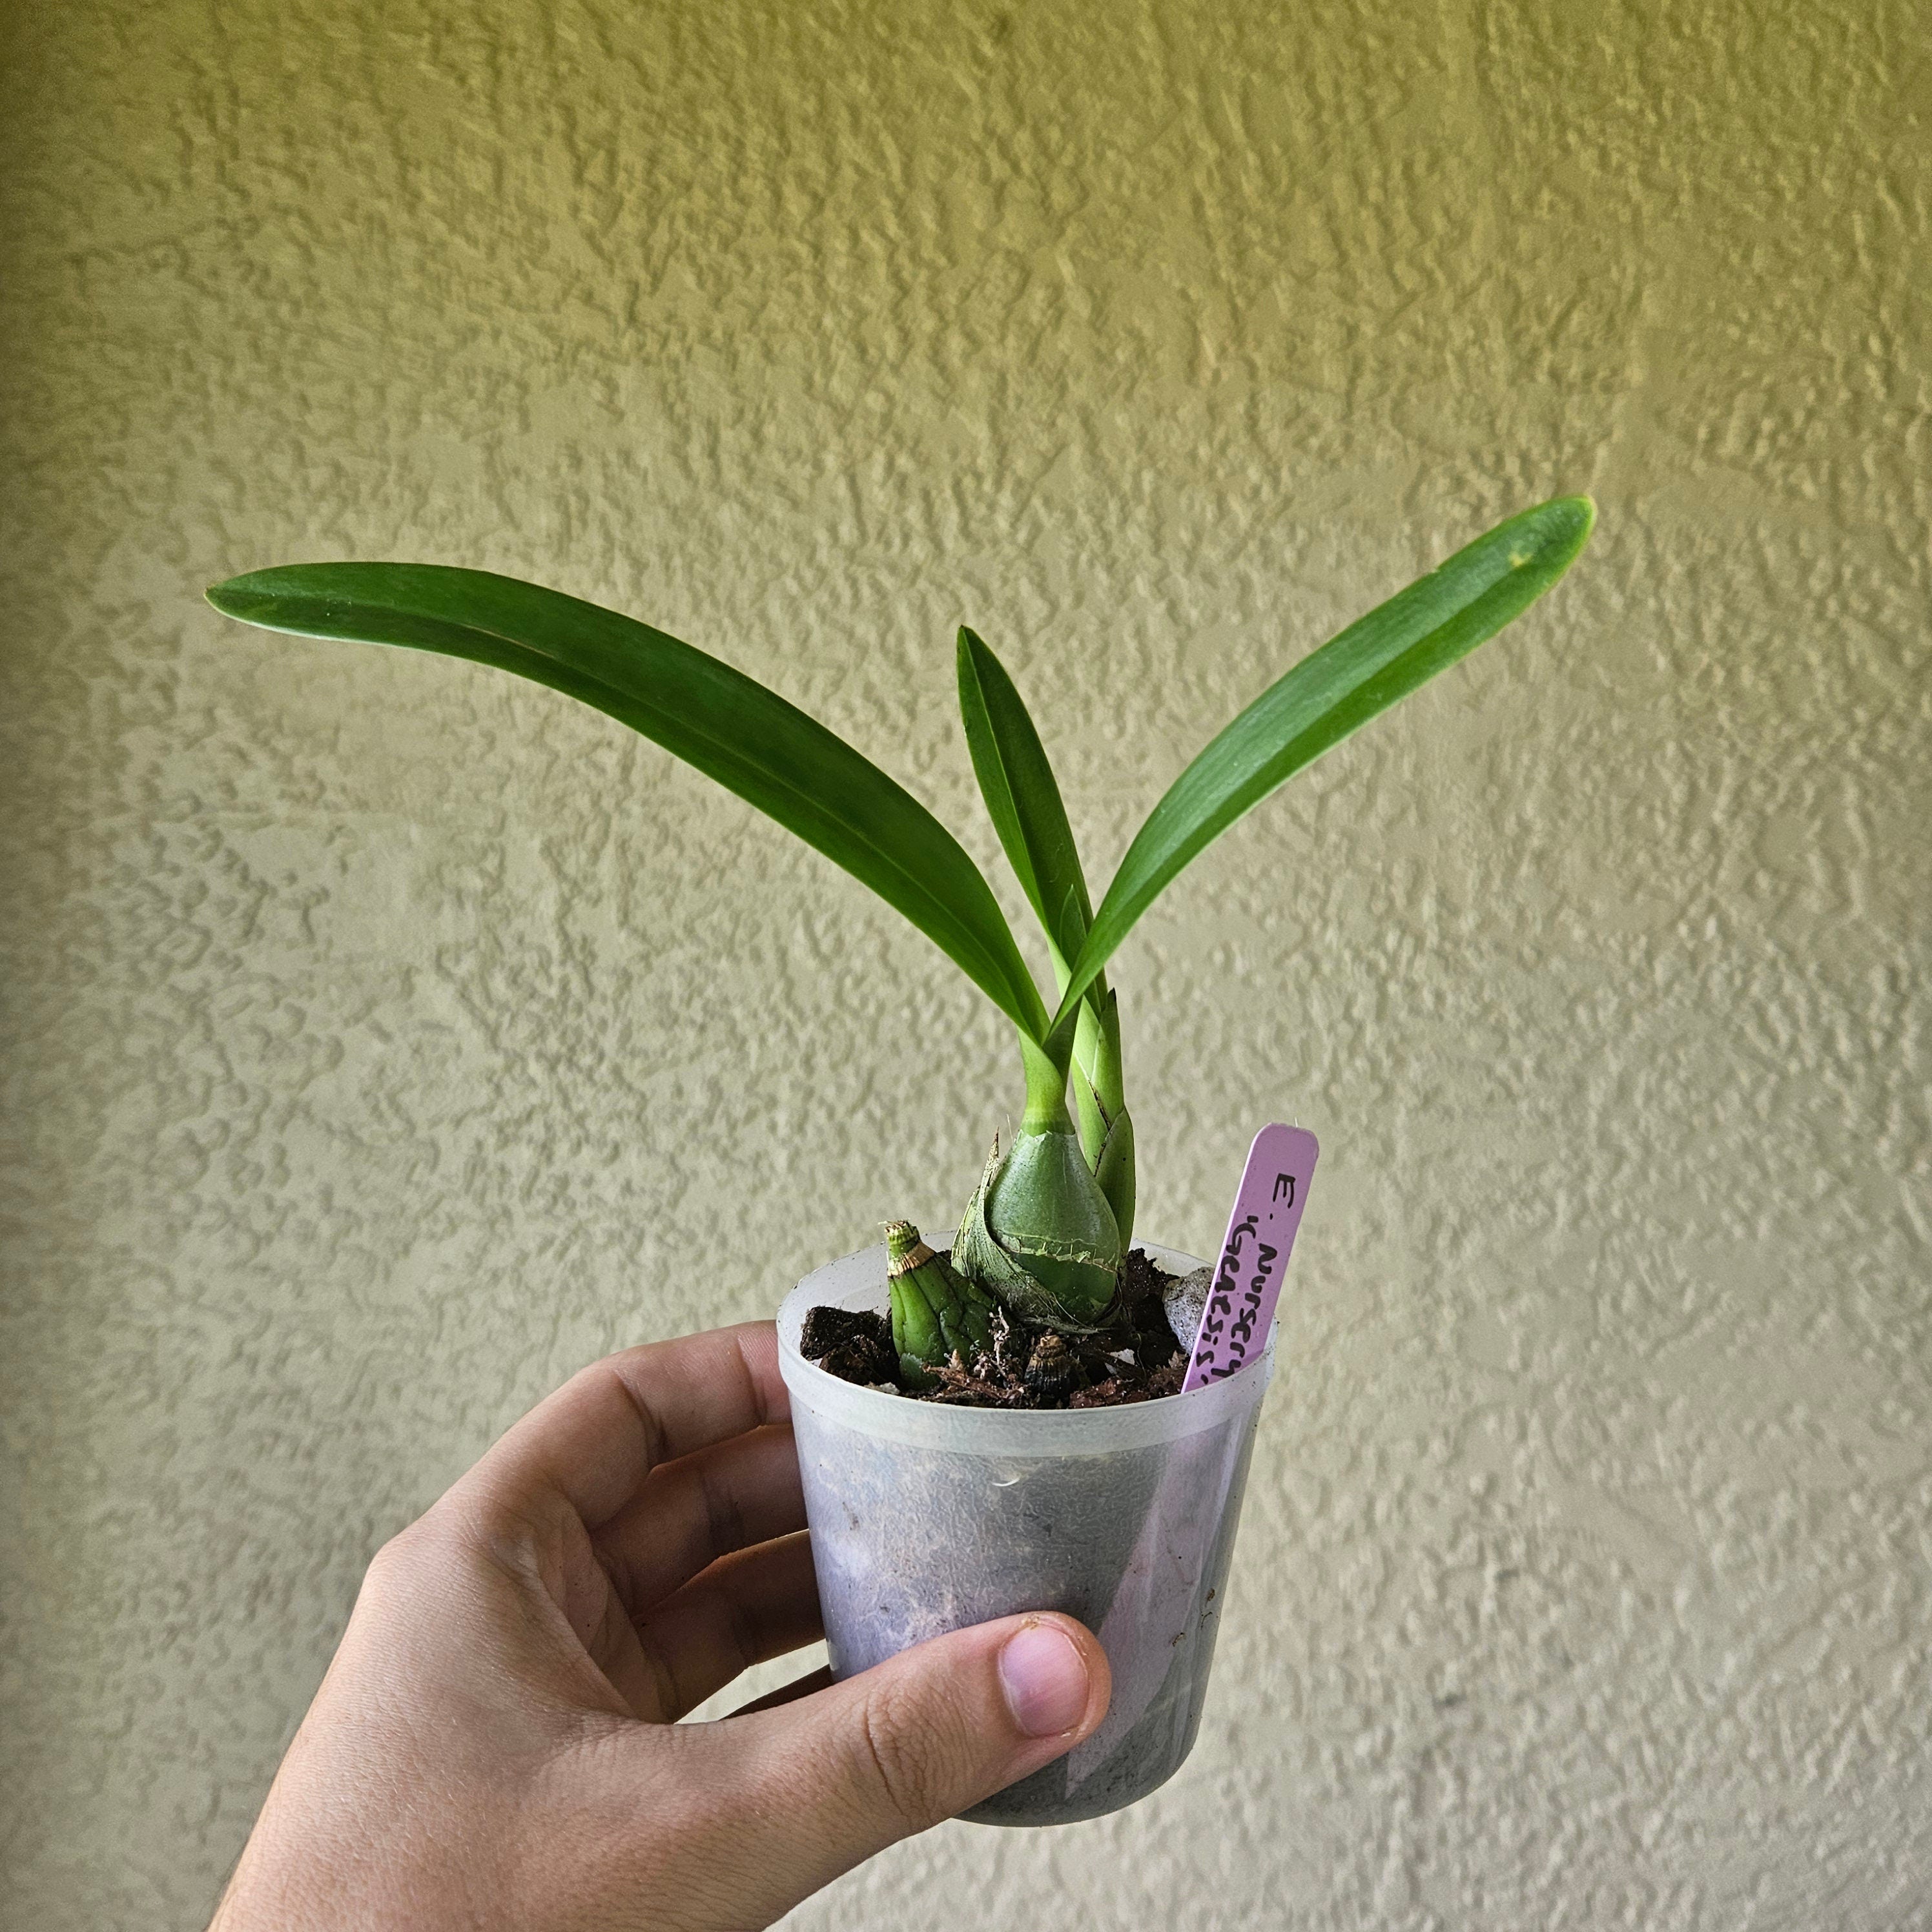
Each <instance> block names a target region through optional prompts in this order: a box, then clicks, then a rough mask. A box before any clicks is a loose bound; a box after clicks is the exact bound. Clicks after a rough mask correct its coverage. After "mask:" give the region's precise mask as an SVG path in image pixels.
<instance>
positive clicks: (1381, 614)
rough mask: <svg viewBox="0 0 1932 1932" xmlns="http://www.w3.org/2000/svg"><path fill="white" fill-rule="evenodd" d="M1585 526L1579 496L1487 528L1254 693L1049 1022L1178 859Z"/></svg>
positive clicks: (1549, 572) (1151, 849) (1148, 852)
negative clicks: (1488, 531) (1424, 575)
mask: <svg viewBox="0 0 1932 1932" xmlns="http://www.w3.org/2000/svg"><path fill="white" fill-rule="evenodd" d="M1595 515H1596V511H1595V508H1594V506H1593V505H1592V503H1591V502H1590V500H1589V498H1588V497H1587V496H1562V497H1559V498H1557V499H1556V500H1555V501H1553V502H1548V503H1543V504H1540V505H1538V507H1537V508H1535V509H1533V510H1525V511H1523V512H1522V513H1521V514H1520V515H1517V516H1514V517H1511V518H1510V519H1509V520H1508V522H1507V523H1499V524H1498V525H1497V526H1496V528H1495V529H1493V530H1492V531H1490V533H1489V534H1488V535H1487V536H1482V537H1478V538H1477V539H1476V541H1475V542H1474V543H1472V544H1469V546H1468V547H1467V548H1466V549H1463V550H1458V551H1457V553H1456V554H1455V555H1454V556H1452V557H1451V558H1450V559H1448V562H1446V563H1443V564H1441V565H1438V566H1437V568H1436V569H1434V570H1433V571H1430V574H1428V575H1427V577H1423V578H1421V580H1419V581H1418V582H1416V583H1412V584H1411V585H1410V586H1409V588H1408V589H1406V590H1404V591H1401V592H1398V593H1397V595H1395V596H1394V597H1391V598H1390V599H1389V601H1388V602H1387V603H1386V604H1382V605H1380V606H1379V607H1378V608H1376V609H1375V610H1371V611H1370V613H1369V614H1368V615H1367V616H1366V617H1362V618H1359V619H1357V621H1356V622H1354V623H1352V624H1351V625H1349V628H1347V629H1346V631H1343V632H1342V633H1341V634H1340V635H1339V636H1337V637H1333V638H1331V639H1330V640H1329V641H1328V643H1325V644H1324V645H1323V646H1322V647H1321V649H1319V650H1316V651H1313V652H1310V654H1309V655H1307V657H1305V658H1303V659H1302V661H1301V663H1299V664H1297V665H1296V666H1295V668H1294V669H1293V670H1291V671H1289V673H1288V674H1287V675H1286V676H1284V677H1283V678H1281V679H1279V680H1278V681H1277V682H1275V683H1274V684H1273V685H1270V686H1269V687H1268V689H1267V690H1266V691H1263V692H1262V694H1261V696H1260V697H1258V698H1256V700H1255V701H1254V702H1253V703H1252V704H1250V706H1248V708H1247V709H1246V710H1245V711H1244V712H1242V713H1241V715H1240V716H1239V717H1238V718H1235V721H1234V722H1233V723H1232V724H1230V725H1229V726H1228V727H1227V728H1226V730H1224V731H1223V732H1222V733H1221V734H1220V736H1219V737H1217V739H1215V740H1214V742H1213V743H1212V744H1211V745H1209V746H1208V748H1207V749H1206V750H1205V751H1203V752H1202V754H1201V755H1200V756H1199V757H1197V758H1196V760H1194V762H1193V763H1192V764H1191V765H1190V766H1188V767H1187V769H1186V770H1185V771H1184V772H1182V773H1181V775H1180V777H1179V778H1176V779H1175V781H1174V783H1173V784H1172V785H1170V786H1169V787H1168V790H1167V795H1166V796H1165V797H1164V798H1163V799H1162V800H1161V802H1160V803H1159V804H1158V805H1156V806H1155V807H1154V811H1153V812H1152V813H1151V814H1150V815H1149V817H1148V821H1147V823H1145V825H1143V826H1142V827H1141V829H1140V830H1139V832H1138V833H1137V834H1136V836H1135V838H1134V841H1133V844H1131V845H1130V846H1129V847H1128V848H1127V856H1126V857H1125V858H1124V859H1122V860H1121V869H1120V870H1119V871H1118V872H1117V873H1116V874H1115V876H1114V881H1113V883H1112V885H1110V886H1109V887H1108V888H1107V892H1106V897H1105V898H1103V900H1102V901H1101V902H1100V910H1099V911H1098V912H1097V913H1095V914H1094V919H1093V922H1092V925H1091V927H1090V928H1089V929H1088V934H1087V940H1086V943H1085V945H1083V946H1082V947H1081V949H1080V956H1079V959H1076V961H1075V962H1073V971H1072V973H1071V974H1070V977H1069V978H1068V980H1067V986H1066V987H1065V989H1064V991H1063V992H1062V995H1061V1013H1062V1014H1063V1015H1064V1014H1065V1013H1067V1011H1068V1010H1070V1008H1071V1007H1073V1004H1074V1002H1075V1001H1077V1000H1078V999H1079V998H1080V996H1081V995H1082V993H1083V992H1085V990H1086V989H1087V988H1088V986H1090V985H1091V983H1093V981H1094V977H1095V976H1096V975H1097V974H1099V973H1100V971H1101V970H1102V968H1104V967H1105V966H1106V963H1107V962H1108V960H1109V959H1111V958H1112V956H1113V954H1114V951H1115V948H1116V947H1118V946H1119V944H1120V943H1121V941H1122V940H1124V938H1126V937H1127V935H1128V933H1129V932H1130V931H1132V930H1133V925H1134V922H1135V921H1136V919H1139V917H1140V916H1141V914H1142V913H1144V912H1145V911H1146V910H1147V909H1148V907H1149V906H1150V905H1151V904H1153V903H1154V900H1155V899H1156V898H1158V897H1159V896H1160V892H1161V891H1162V889H1163V888H1164V887H1165V886H1166V885H1167V883H1168V882H1169V880H1172V878H1173V877H1175V874H1177V873H1178V872H1179V871H1181V868H1183V867H1184V865H1187V862H1188V861H1189V860H1190V859H1193V858H1194V857H1195V856H1196V854H1197V853H1200V852H1202V850H1205V848H1206V847H1208V845H1210V844H1212V843H1213V842H1214V840H1215V839H1216V838H1219V837H1220V835H1221V834H1222V833H1223V832H1225V831H1226V829H1228V827H1229V826H1231V825H1232V824H1233V823H1235V820H1237V819H1238V818H1239V817H1241V815H1242V814H1244V812H1246V811H1249V810H1250V809H1251V808H1253V807H1254V806H1256V805H1259V803H1260V802H1262V799H1265V798H1266V797H1267V796H1268V794H1269V793H1271V791H1273V790H1274V789H1275V787H1277V785H1279V784H1281V783H1282V782H1283V780H1284V779H1286V778H1289V777H1291V776H1292V775H1293V774H1294V773H1295V772H1298V771H1299V770H1300V769H1301V767H1302V766H1304V765H1305V764H1307V763H1309V762H1310V760H1313V759H1314V758H1316V757H1319V756H1320V755H1321V754H1322V752H1324V751H1327V750H1328V748H1329V747H1330V746H1331V745H1335V744H1338V743H1340V741H1341V740H1342V739H1344V738H1346V736H1348V735H1349V733H1350V732H1351V731H1352V730H1355V728H1356V727H1358V725H1361V724H1367V722H1368V721H1369V720H1370V718H1373V717H1374V716H1375V715H1376V712H1379V711H1385V710H1386V709H1388V707H1389V706H1391V704H1394V703H1396V702H1397V700H1400V699H1401V698H1403V697H1407V696H1408V695H1409V693H1410V692H1411V691H1413V690H1415V688H1416V687H1417V686H1418V685H1421V684H1424V683H1426V682H1427V681H1428V680H1429V679H1430V678H1432V677H1433V676H1435V675H1436V673H1437V672H1438V671H1440V670H1448V667H1450V665H1451V664H1454V663H1455V662H1456V661H1457V659H1458V658H1463V657H1466V656H1467V655H1469V652H1471V651H1472V650H1474V649H1475V648H1476V646H1478V644H1480V643H1482V642H1483V641H1484V639H1485V638H1487V637H1493V636H1494V635H1495V634H1496V632H1497V631H1500V630H1501V629H1502V627H1503V626H1504V625H1505V624H1507V623H1508V622H1509V621H1510V619H1511V618H1512V617H1514V616H1518V615H1519V614H1520V613H1522V612H1523V610H1526V609H1527V608H1528V607H1529V605H1531V604H1533V603H1534V602H1535V601H1536V599H1537V598H1539V597H1540V596H1541V595H1543V593H1544V591H1546V590H1547V589H1549V588H1550V586H1551V585H1552V584H1553V583H1555V582H1556V580H1557V579H1558V578H1559V577H1561V576H1562V574H1563V573H1564V571H1566V570H1567V569H1568V568H1569V567H1570V565H1571V563H1572V562H1574V560H1575V559H1576V556H1577V553H1578V552H1579V551H1580V550H1582V548H1583V545H1584V543H1585V541H1586V540H1587V539H1588V538H1589V534H1590V526H1591V524H1592V521H1593V520H1595Z"/></svg>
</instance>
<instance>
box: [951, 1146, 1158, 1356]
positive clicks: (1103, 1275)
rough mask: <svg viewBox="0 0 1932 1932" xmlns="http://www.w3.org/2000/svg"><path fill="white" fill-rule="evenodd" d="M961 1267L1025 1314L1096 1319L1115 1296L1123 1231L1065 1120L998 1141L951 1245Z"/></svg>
mask: <svg viewBox="0 0 1932 1932" xmlns="http://www.w3.org/2000/svg"><path fill="white" fill-rule="evenodd" d="M953 1263H954V1265H955V1267H956V1268H957V1270H958V1271H959V1273H960V1274H963V1275H965V1277H967V1278H968V1280H971V1281H974V1282H977V1283H979V1284H980V1286H982V1287H983V1288H986V1289H990V1290H991V1291H992V1293H994V1294H995V1295H998V1297H999V1298H1000V1299H1001V1301H1004V1302H1005V1303H1006V1304H1007V1306H1008V1307H1010V1308H1011V1309H1012V1310H1013V1312H1014V1313H1016V1315H1019V1316H1022V1317H1023V1318H1025V1319H1026V1320H1028V1321H1030V1322H1042V1323H1046V1324H1049V1325H1052V1326H1053V1327H1055V1328H1067V1329H1076V1330H1082V1329H1092V1328H1098V1327H1099V1326H1100V1325H1101V1323H1102V1322H1103V1321H1104V1320H1105V1319H1106V1316H1107V1313H1108V1311H1109V1308H1110V1307H1112V1303H1113V1299H1114V1289H1115V1284H1116V1283H1117V1282H1118V1280H1119V1277H1120V1270H1121V1232H1120V1228H1119V1226H1118V1223H1116V1222H1115V1219H1114V1211H1113V1210H1112V1208H1110V1207H1109V1206H1108V1205H1107V1197H1106V1196H1105V1195H1104V1194H1103V1193H1101V1191H1100V1184H1099V1183H1098V1182H1097V1181H1095V1179H1094V1176H1093V1175H1092V1174H1091V1172H1088V1166H1087V1162H1086V1158H1085V1156H1084V1155H1083V1154H1082V1153H1081V1151H1080V1143H1079V1140H1078V1139H1077V1138H1076V1136H1075V1135H1074V1134H1073V1133H1072V1132H1071V1130H1049V1131H1047V1132H1046V1133H1027V1132H1026V1131H1025V1130H1022V1132H1021V1133H1019V1134H1018V1135H1016V1136H1015V1137H1014V1139H1013V1145H1012V1146H1011V1147H1010V1148H1008V1149H1007V1152H1006V1154H1005V1157H1004V1158H1002V1157H1001V1154H1000V1151H999V1149H998V1147H997V1146H995V1148H994V1151H993V1156H992V1159H991V1160H989V1161H988V1162H987V1163H986V1172H985V1173H984V1174H983V1175H981V1176H980V1185H979V1187H978V1188H977V1190H975V1191H974V1196H973V1199H971V1202H968V1204H967V1208H966V1216H965V1220H963V1221H962V1223H960V1226H959V1239H958V1240H957V1241H955V1242H954V1244H953Z"/></svg>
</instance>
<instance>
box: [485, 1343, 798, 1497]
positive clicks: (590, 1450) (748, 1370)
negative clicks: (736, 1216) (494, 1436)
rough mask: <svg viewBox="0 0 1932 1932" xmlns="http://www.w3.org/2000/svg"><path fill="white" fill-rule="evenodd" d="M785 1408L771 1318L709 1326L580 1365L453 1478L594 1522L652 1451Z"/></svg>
mask: <svg viewBox="0 0 1932 1932" xmlns="http://www.w3.org/2000/svg"><path fill="white" fill-rule="evenodd" d="M790 1414H791V1404H790V1400H789V1399H788V1397H787V1395H786V1393H785V1385H784V1380H783V1379H782V1378H781V1376H779V1374H778V1327H777V1325H776V1324H775V1322H743V1323H742V1324H740V1325H739V1326H738V1327H737V1328H714V1329H712V1330H711V1331H709V1332H708V1333H707V1334H702V1335H685V1336H680V1337H679V1338H678V1340H676V1341H674V1342H652V1343H647V1344H646V1346H644V1347H643V1348H640V1349H625V1350H624V1351H623V1352H622V1353H621V1354H619V1355H607V1356H606V1357H605V1358H604V1360H603V1361H601V1362H593V1363H592V1364H591V1365H590V1367H589V1368H587V1369H583V1370H579V1371H578V1373H577V1374H575V1375H574V1376H571V1379H570V1380H569V1381H568V1382H565V1384H564V1385H563V1386H562V1388H560V1389H559V1390H558V1391H556V1394H554V1395H553V1396H550V1397H547V1398H546V1399H545V1400H544V1401H542V1402H541V1403H538V1405H537V1406H536V1407H535V1409H532V1410H531V1411H530V1412H529V1415H526V1416H525V1417H524V1418H523V1420H522V1421H520V1422H519V1423H518V1424H517V1425H516V1426H515V1427H514V1428H513V1429H511V1430H510V1431H509V1433H508V1434H507V1435H506V1436H504V1437H503V1438H502V1439H501V1440H500V1441H499V1442H498V1443H497V1444H496V1446H495V1447H494V1448H492V1449H491V1450H490V1451H489V1453H488V1454H487V1455H485V1456H484V1458H483V1460H481V1462H480V1463H478V1464H477V1465H476V1466H475V1468H474V1469H472V1470H471V1471H470V1472H469V1475H466V1476H465V1477H464V1478H463V1480H462V1481H461V1483H460V1484H458V1488H459V1489H465V1490H469V1491H470V1492H471V1493H472V1494H475V1495H478V1496H481V1497H482V1498H484V1499H487V1500H489V1501H490V1502H493V1503H496V1504H497V1505H508V1506H509V1507H511V1508H517V1507H520V1506H526V1505H529V1503H532V1502H541V1500H543V1499H544V1498H545V1497H553V1498H556V1499H561V1500H562V1501H563V1502H566V1503H568V1505H569V1506H570V1507H571V1508H572V1509H574V1511H576V1512H577V1515H578V1516H579V1517H581V1518H582V1519H583V1522H584V1523H585V1524H586V1526H589V1528H590V1529H595V1528H596V1527H597V1526H598V1524H599V1523H603V1522H604V1521H606V1520H607V1519H608V1518H610V1517H613V1516H614V1515H615V1514H616V1513H617V1511H619V1510H620V1509H622V1508H623V1506H624V1505H625V1503H627V1502H629V1501H630V1499H631V1497H632V1496H634V1495H635V1494H636V1493H637V1489H638V1487H639V1485H640V1484H642V1483H643V1480H644V1478H645V1477H646V1476H647V1475H649V1473H650V1472H651V1471H652V1469H655V1467H656V1466H658V1463H668V1462H671V1461H674V1460H676V1458H677V1457H679V1456H688V1455H689V1454H691V1451H693V1450H694V1449H703V1448H706V1447H707V1446H709V1445H710V1444H712V1443H713V1442H723V1441H724V1440H725V1439H727V1438H728V1437H730V1436H742V1435H743V1434H744V1433H745V1432H746V1430H752V1429H757V1428H758V1427H761V1426H762V1425H763V1424H766V1423H768V1422H783V1421H786V1420H787V1418H789V1417H790Z"/></svg>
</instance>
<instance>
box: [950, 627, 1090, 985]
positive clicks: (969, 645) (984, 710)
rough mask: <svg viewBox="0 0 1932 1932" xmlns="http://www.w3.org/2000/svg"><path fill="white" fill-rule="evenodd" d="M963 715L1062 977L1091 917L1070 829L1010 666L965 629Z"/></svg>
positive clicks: (993, 807)
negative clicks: (1009, 673)
mask: <svg viewBox="0 0 1932 1932" xmlns="http://www.w3.org/2000/svg"><path fill="white" fill-rule="evenodd" d="M959 715H960V716H961V718H962V719H963V720H964V721H965V727H966V745H967V748H968V751H971V753H972V754H973V770H974V775H975V776H976V777H977V778H978V779H979V781H980V796H982V797H983V798H984V799H986V811H987V815H988V816H989V817H990V818H991V819H992V821H993V829H994V830H995V831H996V832H998V834H999V835H1000V843H1001V845H1002V846H1004V847H1005V849H1006V854H1007V859H1008V860H1009V861H1010V862H1011V864H1012V865H1013V871H1014V873H1015V874H1016V877H1018V878H1019V882H1020V884H1021V886H1022V888H1024V889H1025V892H1026V895H1027V898H1028V901H1029V903H1030V904H1031V905H1032V907H1033V909H1034V912H1035V913H1036V914H1037V916H1038V917H1039V919H1040V928H1041V930H1042V931H1043V932H1045V933H1046V941H1047V944H1049V946H1050V947H1052V949H1053V955H1054V964H1055V969H1056V970H1057V971H1060V972H1061V974H1063V976H1064V971H1065V969H1066V968H1067V966H1068V965H1070V963H1071V962H1072V961H1073V959H1074V957H1075V956H1076V955H1077V954H1078V953H1079V950H1080V947H1081V945H1082V942H1083V941H1085V939H1086V937H1087V928H1088V926H1089V925H1090V924H1091V922H1092V920H1093V917H1094V903H1093V901H1092V900H1091V898H1088V894H1087V878H1086V874H1085V873H1083V872H1082V871H1081V869H1080V854H1079V852H1078V851H1077V850H1076V849H1075V847H1074V844H1073V827H1072V826H1070V824H1068V823H1067V807H1066V805H1065V804H1064V802H1062V801H1061V796H1060V787H1059V786H1058V784H1056V783H1055V781H1054V776H1053V767H1052V766H1051V765H1049V763H1047V759H1046V747H1045V746H1044V745H1043V744H1041V742H1040V733H1039V732H1038V731H1037V730H1035V729H1034V721H1033V719H1032V718H1031V716H1030V715H1028V711H1027V708H1026V705H1025V701H1024V700H1022V697H1021V696H1020V694H1019V690H1018V688H1016V685H1014V683H1013V679H1011V678H1010V677H1009V676H1007V667H1006V666H1005V665H1004V664H1001V661H999V659H998V658H997V657H995V655H993V653H992V651H990V650H989V649H988V648H987V647H986V643H985V641H984V640H983V639H982V638H980V637H979V636H978V635H977V634H976V633H975V632H974V631H969V630H966V629H965V628H962V630H961V631H960V633H959Z"/></svg>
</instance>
